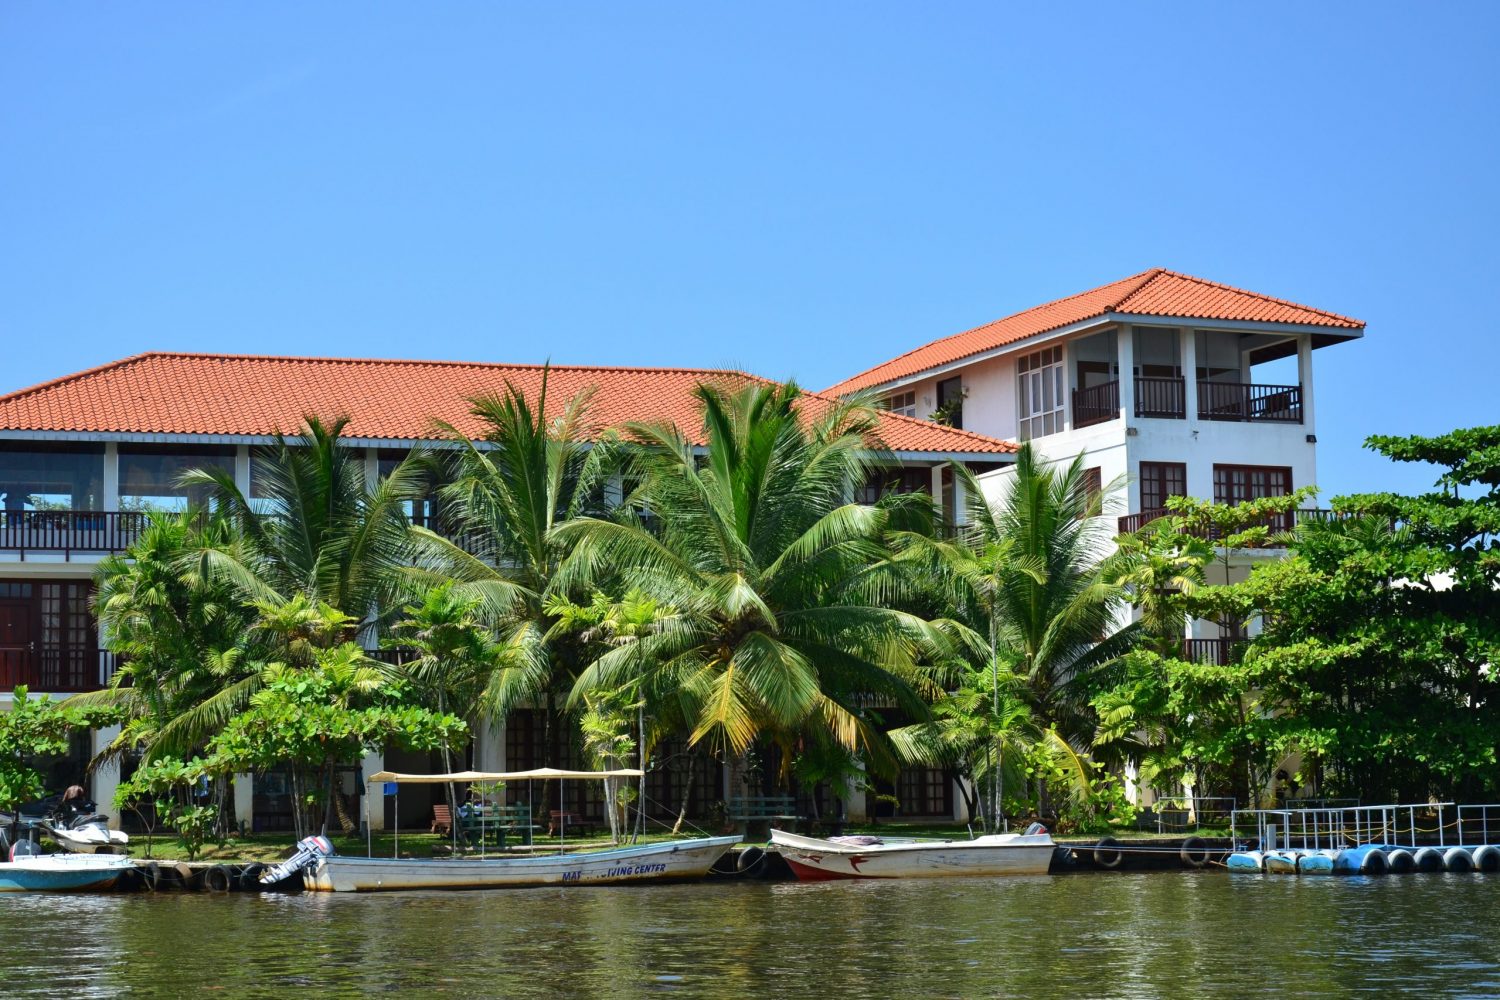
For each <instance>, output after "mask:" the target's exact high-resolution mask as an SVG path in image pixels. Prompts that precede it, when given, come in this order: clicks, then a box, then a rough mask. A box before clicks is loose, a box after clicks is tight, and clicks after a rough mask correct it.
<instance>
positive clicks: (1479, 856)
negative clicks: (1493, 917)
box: [1225, 802, 1500, 875]
mask: <svg viewBox="0 0 1500 1000" xmlns="http://www.w3.org/2000/svg"><path fill="white" fill-rule="evenodd" d="M1252 831H1253V832H1252ZM1230 837H1231V839H1232V840H1233V841H1234V844H1235V850H1234V851H1233V852H1232V853H1231V854H1230V855H1229V856H1228V858H1227V859H1226V860H1225V866H1226V867H1227V868H1228V869H1229V870H1230V871H1231V872H1243V873H1256V874H1262V873H1263V874H1271V875H1384V874H1387V873H1390V874H1393V875H1399V874H1405V873H1407V872H1441V871H1448V872H1500V845H1497V844H1496V843H1495V840H1500V805H1495V804H1488V805H1461V806H1460V805H1454V803H1452V802H1435V803H1428V804H1422V805H1418V804H1410V805H1400V804H1395V803H1392V804H1388V805H1376V806H1330V807H1325V808H1312V809H1238V810H1235V812H1234V813H1233V814H1232V815H1231V817H1230Z"/></svg>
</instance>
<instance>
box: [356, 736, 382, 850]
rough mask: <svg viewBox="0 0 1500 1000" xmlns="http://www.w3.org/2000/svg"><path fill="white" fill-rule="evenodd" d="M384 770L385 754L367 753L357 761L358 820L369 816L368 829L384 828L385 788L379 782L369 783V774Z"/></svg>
mask: <svg viewBox="0 0 1500 1000" xmlns="http://www.w3.org/2000/svg"><path fill="white" fill-rule="evenodd" d="M384 770H385V754H383V753H367V754H365V755H364V758H363V759H361V760H360V762H359V793H360V799H359V813H360V814H359V821H360V822H361V823H363V822H364V821H365V816H366V815H368V816H369V818H370V829H371V830H373V831H375V832H377V833H378V832H380V831H382V830H384V829H385V789H384V787H383V786H381V785H379V784H373V785H372V784H370V775H372V774H376V773H378V772H380V771H384Z"/></svg>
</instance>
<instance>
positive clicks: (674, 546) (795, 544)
mask: <svg viewBox="0 0 1500 1000" xmlns="http://www.w3.org/2000/svg"><path fill="white" fill-rule="evenodd" d="M799 395H800V392H799V390H798V389H797V388H796V387H795V386H785V387H770V386H762V385H751V386H748V387H745V388H743V389H740V390H739V391H735V392H731V391H729V390H727V389H723V388H719V387H713V386H701V387H700V388H699V390H698V400H699V403H700V405H701V407H702V410H703V415H704V431H705V434H706V437H707V441H708V448H707V453H706V455H704V456H702V459H701V460H700V456H699V453H698V449H696V448H695V447H694V446H693V445H692V444H690V439H689V437H688V436H687V435H686V434H684V433H683V432H682V431H681V430H680V429H679V428H676V427H670V426H660V425H633V426H631V427H630V428H629V432H630V434H631V436H632V437H633V438H634V439H635V440H636V442H638V445H639V452H638V455H637V461H636V464H635V465H634V467H633V469H632V474H633V475H634V476H637V477H639V480H640V481H641V482H642V486H641V487H640V489H639V490H637V491H636V493H635V494H634V495H633V498H632V501H631V505H629V506H628V507H627V509H626V510H625V511H623V512H621V513H620V514H619V515H618V516H617V517H616V518H615V519H613V520H604V519H601V518H597V517H581V518H575V519H573V520H571V521H569V522H568V523H566V524H563V525H561V526H560V527H559V528H558V529H557V538H558V539H559V540H561V541H563V542H566V543H567V544H568V545H570V546H571V551H570V553H569V555H568V558H567V560H566V562H565V563H564V564H563V566H562V567H561V569H560V570H559V572H558V574H557V576H556V577H555V579H554V581H553V587H554V590H555V591H557V592H563V593H569V592H578V591H590V590H592V589H595V588H602V589H606V590H608V589H610V588H611V585H612V584H614V583H615V582H616V581H622V580H623V581H628V582H629V585H630V586H631V587H632V588H633V589H635V590H637V591H639V593H640V594H641V595H643V596H644V597H647V598H650V599H651V600H654V601H656V602H658V603H659V604H661V605H663V606H665V607H670V608H673V609H676V612H677V614H676V615H675V616H674V617H673V618H672V619H671V620H670V621H667V622H665V623H663V624H662V625H661V627H660V628H658V629H656V630H655V631H653V633H652V634H650V635H647V636H644V637H641V638H640V639H639V640H638V641H635V642H630V643H627V644H623V645H620V646H618V647H616V648H613V649H610V650H608V651H606V652H604V653H603V654H602V655H600V656H598V657H597V658H596V659H594V660H593V662H592V663H591V664H590V665H588V666H587V667H586V669H585V670H584V671H583V672H582V673H581V674H580V676H579V678H578V681H577V682H576V683H575V685H574V689H573V696H572V697H573V700H574V702H575V703H576V702H577V701H579V700H581V699H582V697H583V695H584V694H585V693H588V692H594V691H599V690H608V689H615V688H621V687H626V686H630V685H641V686H642V690H643V692H644V693H645V695H646V697H647V698H648V700H649V701H650V702H660V701H665V700H667V699H675V700H676V701H677V705H678V711H679V712H680V715H681V716H682V717H683V718H684V719H685V720H686V722H687V726H688V728H689V732H690V736H689V739H690V741H691V742H693V743H698V742H700V741H707V742H710V743H712V744H714V745H716V746H719V747H723V748H725V749H727V750H728V751H729V752H731V753H734V754H743V753H744V752H745V751H746V750H747V748H748V747H749V746H750V745H751V744H752V742H754V741H755V740H756V739H759V738H769V739H774V740H777V741H779V742H781V743H782V744H783V745H784V746H785V747H787V748H791V747H792V746H793V745H794V744H795V743H796V741H797V739H798V736H799V734H800V733H801V732H802V731H803V729H804V727H805V726H808V725H816V726H819V727H822V728H825V729H826V730H827V731H828V732H829V733H831V734H832V738H834V739H836V740H837V741H839V742H840V743H842V744H843V745H844V746H846V747H850V748H859V749H864V750H865V751H867V752H870V751H872V750H873V752H874V753H876V754H880V753H886V754H887V755H888V750H887V749H885V748H884V743H885V740H884V736H883V734H882V733H881V731H880V728H879V727H878V725H876V724H875V723H874V721H873V720H872V718H871V717H870V716H869V714H868V713H867V712H866V711H865V710H864V709H863V708H862V707H861V705H860V699H862V698H866V697H868V696H869V695H879V696H884V697H887V698H890V699H891V700H893V701H895V702H896V703H898V704H900V705H903V706H905V707H907V708H908V709H909V710H910V711H911V712H912V713H913V714H915V715H917V716H921V715H924V714H925V706H924V705H923V702H922V700H921V699H920V698H919V697H918V695H917V693H916V691H915V690H914V685H921V684H922V683H924V682H923V681H922V679H921V673H922V665H923V663H924V662H930V657H931V656H932V654H933V653H934V652H936V651H938V650H942V649H946V648H947V647H948V646H949V645H950V642H949V639H948V637H947V636H946V635H944V634H943V633H942V631H941V630H939V629H937V628H935V627H933V626H932V625H931V623H929V622H928V621H926V620H924V619H922V618H920V617H918V616H916V615H913V614H910V613H907V612H904V611H902V610H898V609H897V606H898V604H899V602H900V599H901V596H902V593H903V591H902V588H903V586H904V585H905V584H904V579H905V575H906V574H905V571H904V569H903V568H902V567H900V566H899V565H897V564H895V563H893V562H891V561H890V560H889V559H888V558H887V556H888V550H887V548H886V546H885V544H884V535H885V532H886V531H887V529H888V528H889V527H890V526H891V524H892V519H893V518H894V517H896V516H897V515H896V514H895V513H893V512H892V510H891V509H890V508H888V507H880V506H877V507H870V506H864V505H860V504H852V503H848V502H846V497H847V493H848V490H849V488H850V486H851V484H853V483H857V482H863V481H864V480H865V478H866V477H867V475H868V473H869V471H870V470H871V468H872V467H873V466H874V465H875V464H876V463H878V461H879V460H880V455H879V453H878V452H876V451H874V450H873V449H872V447H871V439H872V436H873V433H874V431H875V429H876V427H877V418H876V414H875V411H874V410H873V409H871V408H869V407H868V406H866V405H864V404H862V403H858V402H849V403H841V404H839V405H837V406H834V407H831V408H830V409H828V410H827V411H826V412H824V413H823V415H822V416H821V417H820V418H819V419H818V420H816V421H812V422H811V423H809V422H807V421H805V420H804V419H803V418H802V416H801V414H800V413H799V411H798V406H797V402H798V397H799ZM643 512H649V515H650V516H649V518H646V517H643V516H642V513H643ZM790 756H791V755H790V754H788V755H787V758H786V759H789V758H790Z"/></svg>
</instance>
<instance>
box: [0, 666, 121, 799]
mask: <svg viewBox="0 0 1500 1000" xmlns="http://www.w3.org/2000/svg"><path fill="white" fill-rule="evenodd" d="M118 719H119V712H118V710H116V709H114V708H111V707H108V706H99V705H94V706H83V705H78V704H74V703H73V701H72V699H68V700H66V701H60V702H59V701H53V700H52V699H51V698H49V697H48V696H47V695H42V696H40V697H38V698H33V697H31V696H30V695H29V694H28V693H27V691H26V685H24V684H18V685H16V688H15V691H14V692H13V693H12V701H11V705H10V710H9V711H6V712H0V810H4V809H14V808H15V807H17V806H19V805H20V804H21V803H23V802H29V801H31V800H32V799H38V798H41V797H42V794H43V793H44V792H45V789H44V788H43V786H42V774H41V772H40V771H38V770H37V769H36V762H37V760H38V759H39V758H45V757H56V756H57V755H59V754H62V753H66V752H67V749H68V738H69V737H70V736H71V735H72V734H73V733H74V732H75V731H77V730H80V729H98V728H101V727H103V726H109V725H113V724H114V723H115V722H116V721H117V720H118Z"/></svg>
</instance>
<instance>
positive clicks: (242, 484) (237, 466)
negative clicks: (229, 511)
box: [234, 444, 250, 500]
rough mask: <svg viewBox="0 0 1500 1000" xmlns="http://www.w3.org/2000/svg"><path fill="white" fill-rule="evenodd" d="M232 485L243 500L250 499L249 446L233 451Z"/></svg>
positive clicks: (243, 445)
mask: <svg viewBox="0 0 1500 1000" xmlns="http://www.w3.org/2000/svg"><path fill="white" fill-rule="evenodd" d="M234 485H235V486H236V487H237V488H238V489H239V491H240V494H241V495H242V496H244V498H245V499H247V500H248V499H250V446H249V445H248V444H242V445H240V446H239V447H238V448H236V449H234Z"/></svg>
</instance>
